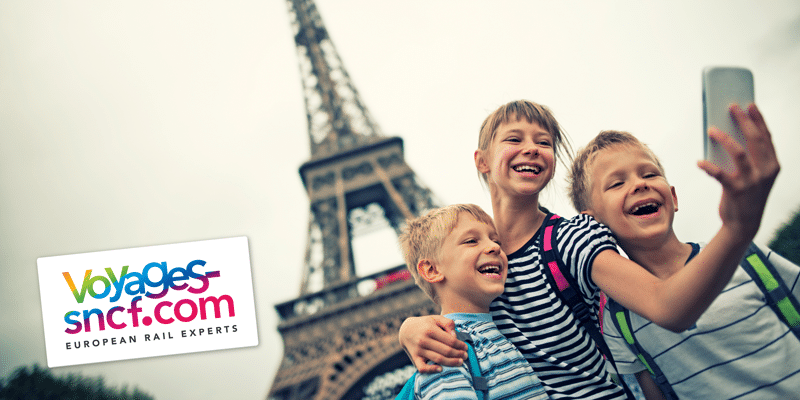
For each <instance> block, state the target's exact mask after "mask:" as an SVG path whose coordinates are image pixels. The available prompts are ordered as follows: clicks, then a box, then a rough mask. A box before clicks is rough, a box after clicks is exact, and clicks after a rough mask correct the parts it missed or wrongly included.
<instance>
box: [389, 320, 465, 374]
mask: <svg viewBox="0 0 800 400" xmlns="http://www.w3.org/2000/svg"><path fill="white" fill-rule="evenodd" d="M398 336H399V339H400V344H401V345H402V346H403V348H404V349H405V351H406V354H408V357H409V358H411V362H412V363H414V366H415V367H417V370H418V371H419V372H421V373H433V372H441V370H442V367H441V365H447V366H450V367H457V366H459V365H461V363H462V360H466V359H467V345H466V343H464V342H462V341H460V340H458V339H456V326H455V323H454V322H453V321H452V320H450V319H448V318H445V317H443V316H441V315H428V316H423V317H411V318H408V319H406V320H405V321H403V324H402V325H400V333H399V334H398ZM428 361H431V362H433V363H434V364H428Z"/></svg>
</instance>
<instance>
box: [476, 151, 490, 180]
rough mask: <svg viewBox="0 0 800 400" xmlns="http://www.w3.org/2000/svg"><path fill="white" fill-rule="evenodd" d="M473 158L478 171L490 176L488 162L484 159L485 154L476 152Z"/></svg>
mask: <svg viewBox="0 0 800 400" xmlns="http://www.w3.org/2000/svg"><path fill="white" fill-rule="evenodd" d="M473 158H474V159H475V168H477V169H478V172H480V173H482V174H488V173H489V166H488V165H487V164H486V160H485V159H484V157H483V152H482V151H480V150H475V154H474V155H473Z"/></svg>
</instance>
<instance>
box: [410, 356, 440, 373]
mask: <svg viewBox="0 0 800 400" xmlns="http://www.w3.org/2000/svg"><path fill="white" fill-rule="evenodd" d="M414 366H415V367H417V371H419V373H421V374H435V373H437V372H442V366H441V365H437V364H428V363H427V361H425V359H424V358H422V357H419V358H415V359H414Z"/></svg>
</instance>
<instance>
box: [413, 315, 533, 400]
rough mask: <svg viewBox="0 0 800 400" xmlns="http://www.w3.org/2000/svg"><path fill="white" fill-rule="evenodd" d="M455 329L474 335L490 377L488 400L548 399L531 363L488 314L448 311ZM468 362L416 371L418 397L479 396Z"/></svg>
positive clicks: (483, 370) (484, 371)
mask: <svg viewBox="0 0 800 400" xmlns="http://www.w3.org/2000/svg"><path fill="white" fill-rule="evenodd" d="M445 317H447V318H450V319H452V320H453V321H455V323H456V329H457V330H458V331H460V332H464V333H469V334H470V335H471V336H472V341H473V348H474V349H475V356H476V357H477V358H478V365H479V366H480V369H481V375H482V376H483V377H484V378H486V379H487V386H488V392H487V393H486V396H485V398H486V399H492V400H495V399H498V400H499V399H502V400H516V399H519V400H522V399H526V400H546V399H548V397H547V394H546V393H545V391H544V388H543V387H542V383H541V382H540V381H539V378H537V377H536V375H535V374H534V372H533V370H532V369H531V366H530V364H528V362H527V361H525V358H523V357H522V354H520V353H519V351H518V350H517V349H516V347H514V346H513V345H512V344H511V342H509V341H508V339H506V338H505V336H503V335H502V334H501V333H500V331H498V330H497V327H496V326H495V324H494V323H493V322H492V317H491V315H489V314H466V313H457V314H447V315H445ZM467 364H468V363H466V362H465V363H464V364H463V365H462V366H460V367H443V369H442V372H439V373H437V374H417V375H416V376H417V377H416V380H415V382H414V385H415V388H414V389H415V390H414V392H415V396H416V398H418V399H477V394H476V393H475V388H474V387H473V385H472V374H471V373H470V372H469V370H468V368H467Z"/></svg>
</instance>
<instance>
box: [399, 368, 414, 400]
mask: <svg viewBox="0 0 800 400" xmlns="http://www.w3.org/2000/svg"><path fill="white" fill-rule="evenodd" d="M416 379H417V372H416V371H414V374H413V375H411V378H408V380H407V381H406V384H405V385H403V388H402V389H400V393H398V394H397V397H395V398H394V400H414V381H415V380H416Z"/></svg>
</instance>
